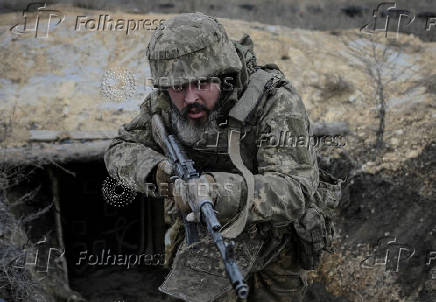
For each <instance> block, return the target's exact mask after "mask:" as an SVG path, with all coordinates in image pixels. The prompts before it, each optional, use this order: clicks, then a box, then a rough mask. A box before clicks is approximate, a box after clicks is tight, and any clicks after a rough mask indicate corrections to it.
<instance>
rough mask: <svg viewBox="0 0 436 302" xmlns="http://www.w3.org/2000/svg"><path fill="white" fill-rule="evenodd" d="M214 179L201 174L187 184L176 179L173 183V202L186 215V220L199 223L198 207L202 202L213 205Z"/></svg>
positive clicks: (214, 197)
mask: <svg viewBox="0 0 436 302" xmlns="http://www.w3.org/2000/svg"><path fill="white" fill-rule="evenodd" d="M214 183H215V179H214V178H213V176H212V175H209V174H202V175H201V176H200V177H199V178H194V179H191V180H189V181H188V182H186V181H184V180H181V179H176V181H175V183H174V192H173V196H174V201H175V203H176V206H177V207H178V208H179V209H180V210H181V212H182V213H184V214H187V216H186V220H188V221H196V222H199V221H200V206H201V202H202V201H204V200H209V201H211V203H212V205H214V204H215V199H216V194H217V193H216V191H215V190H214V186H213V184H214Z"/></svg>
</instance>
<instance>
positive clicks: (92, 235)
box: [56, 161, 167, 301]
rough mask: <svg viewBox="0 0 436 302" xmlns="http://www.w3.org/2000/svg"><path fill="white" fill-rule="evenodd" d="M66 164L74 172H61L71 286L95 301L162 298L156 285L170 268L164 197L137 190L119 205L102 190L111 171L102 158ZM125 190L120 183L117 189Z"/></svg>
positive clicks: (61, 198)
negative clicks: (166, 264) (166, 263)
mask: <svg viewBox="0 0 436 302" xmlns="http://www.w3.org/2000/svg"><path fill="white" fill-rule="evenodd" d="M64 167H65V169H66V170H69V171H71V172H74V173H75V176H73V175H71V174H69V173H66V172H64V171H61V170H57V173H56V177H57V178H58V180H59V191H60V203H61V217H62V218H61V219H62V227H63V233H64V242H65V249H66V258H67V264H68V275H69V281H70V286H71V288H72V289H73V290H76V291H78V292H80V293H81V294H82V295H83V296H84V297H85V298H87V299H89V300H90V301H116V300H121V301H122V300H124V301H137V300H138V299H139V298H140V297H142V299H143V298H144V297H147V296H153V297H156V298H158V299H159V300H160V298H161V297H163V296H164V295H163V294H161V293H160V292H158V290H157V287H158V286H159V285H160V283H161V282H162V281H163V278H164V277H165V275H166V273H167V271H166V270H165V269H163V266H162V265H163V262H164V243H163V238H164V231H165V226H164V222H163V221H164V219H163V204H162V201H161V200H157V199H151V198H146V196H145V195H144V194H137V195H136V197H135V198H134V200H133V201H132V202H131V203H130V204H129V205H127V206H125V207H120V208H117V207H114V206H112V205H109V204H108V203H107V202H106V201H105V199H104V197H103V193H102V185H103V182H104V181H105V179H106V178H107V177H108V176H109V175H108V173H107V171H106V168H105V166H104V163H103V161H95V162H89V163H76V164H70V165H67V166H64ZM123 190H124V189H123V187H122V186H119V185H117V186H116V187H115V188H114V190H113V191H114V192H115V194H119V195H121V194H123ZM141 301H142V300H141Z"/></svg>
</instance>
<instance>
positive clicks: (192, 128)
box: [171, 103, 218, 147]
mask: <svg viewBox="0 0 436 302" xmlns="http://www.w3.org/2000/svg"><path fill="white" fill-rule="evenodd" d="M192 108H198V109H203V110H205V111H206V112H207V120H206V121H201V120H195V119H190V118H188V116H187V115H188V112H189V110H191V109H192ZM217 118H218V110H217V109H216V108H214V109H212V110H209V109H207V108H206V107H204V106H203V105H201V104H199V103H194V104H191V105H188V106H187V107H186V108H184V109H183V110H182V112H180V111H179V110H178V109H177V108H176V107H175V106H174V105H172V104H171V127H172V128H173V130H174V132H175V133H176V134H177V137H178V139H179V140H180V141H181V142H182V143H183V144H185V145H187V146H190V147H192V146H194V145H196V146H197V145H200V141H202V139H203V140H204V138H205V137H207V133H216V132H217V131H218V124H217Z"/></svg>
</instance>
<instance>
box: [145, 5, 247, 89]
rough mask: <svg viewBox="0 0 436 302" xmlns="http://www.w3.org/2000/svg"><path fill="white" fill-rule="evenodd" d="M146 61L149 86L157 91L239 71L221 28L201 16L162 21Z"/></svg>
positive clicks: (216, 23)
mask: <svg viewBox="0 0 436 302" xmlns="http://www.w3.org/2000/svg"><path fill="white" fill-rule="evenodd" d="M147 58H148V60H149V64H150V69H151V75H152V78H153V84H154V86H155V87H161V88H166V87H171V86H173V85H183V84H185V83H188V82H191V81H193V80H196V79H197V80H198V79H201V78H203V79H204V78H206V77H211V76H219V75H223V74H230V73H236V72H239V71H240V70H241V68H242V63H241V61H240V59H239V56H238V54H237V53H236V49H235V46H234V45H233V43H232V42H231V41H230V40H229V38H228V36H227V33H226V32H225V30H224V27H223V26H222V25H221V24H220V23H219V22H218V21H217V20H216V19H215V18H213V17H209V16H206V15H204V14H202V13H186V14H180V15H178V16H175V17H173V18H170V19H168V20H167V21H165V23H163V26H162V27H160V28H159V29H157V30H156V31H155V32H154V33H153V35H152V37H151V39H150V42H149V44H148V46H147Z"/></svg>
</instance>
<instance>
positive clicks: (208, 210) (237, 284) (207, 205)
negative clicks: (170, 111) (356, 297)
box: [151, 114, 248, 299]
mask: <svg viewBox="0 0 436 302" xmlns="http://www.w3.org/2000/svg"><path fill="white" fill-rule="evenodd" d="M151 123H152V133H153V138H154V140H155V141H156V143H158V144H159V146H160V147H161V148H162V149H163V150H164V152H165V155H166V156H167V157H168V158H169V159H170V160H171V161H172V162H173V164H174V167H175V170H176V175H177V177H178V178H180V179H182V180H184V181H185V182H187V183H189V180H191V179H195V178H198V177H200V173H199V172H198V171H197V170H196V169H195V168H194V161H192V160H191V159H189V158H187V157H186V154H185V152H184V150H183V149H182V147H181V146H180V144H179V142H178V141H177V138H176V137H175V136H174V135H167V132H166V129H165V126H164V124H163V122H162V120H161V117H160V116H159V115H158V114H155V115H153V117H152V121H151ZM200 216H201V220H202V221H204V222H205V223H206V226H207V230H208V232H209V234H210V235H211V236H212V238H213V241H214V242H215V245H216V247H217V248H218V251H219V252H220V254H221V258H222V260H223V262H224V266H225V269H226V272H227V276H228V277H229V279H230V283H231V284H232V286H233V288H234V289H235V291H236V294H237V295H238V297H240V298H241V299H246V298H247V296H248V285H247V284H245V282H244V279H243V278H242V274H241V272H240V270H239V268H238V265H237V264H236V262H235V259H234V242H233V241H231V242H229V243H226V242H224V239H223V236H222V235H221V233H220V229H221V224H220V223H219V221H218V219H217V217H216V215H215V211H214V209H213V203H212V201H211V200H210V197H209V198H204V199H202V201H201V204H200ZM182 217H183V222H184V226H185V235H186V236H185V237H186V243H187V244H188V245H190V244H192V243H194V242H198V231H197V225H196V223H195V222H189V221H187V220H186V217H185V216H184V214H182Z"/></svg>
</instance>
